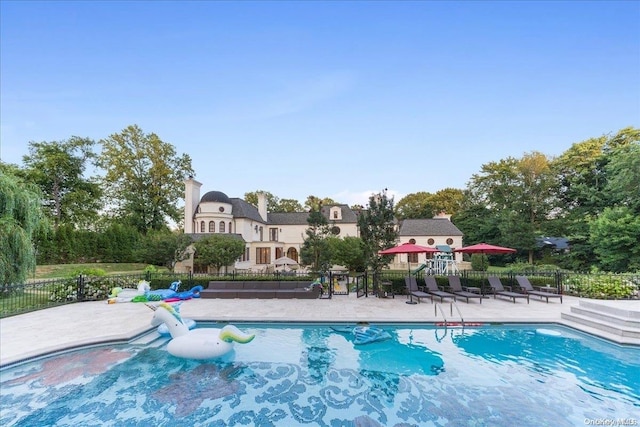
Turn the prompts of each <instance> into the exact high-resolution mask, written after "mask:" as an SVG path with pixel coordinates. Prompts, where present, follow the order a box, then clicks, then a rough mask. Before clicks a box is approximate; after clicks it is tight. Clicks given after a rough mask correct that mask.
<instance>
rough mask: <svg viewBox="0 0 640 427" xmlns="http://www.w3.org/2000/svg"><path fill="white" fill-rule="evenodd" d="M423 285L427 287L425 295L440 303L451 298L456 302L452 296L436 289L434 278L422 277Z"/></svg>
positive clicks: (436, 283)
mask: <svg viewBox="0 0 640 427" xmlns="http://www.w3.org/2000/svg"><path fill="white" fill-rule="evenodd" d="M424 284H425V285H426V286H427V293H428V294H431V295H433V296H436V297H438V298H440V302H443V301H444V299H445V298H453V300H454V301H455V300H456V296H455V295H454V294H452V293H449V292H445V291H441V290H440V288H438V282H436V278H435V277H433V276H424ZM432 300H433V298H432Z"/></svg>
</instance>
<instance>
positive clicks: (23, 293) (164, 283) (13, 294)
mask: <svg viewBox="0 0 640 427" xmlns="http://www.w3.org/2000/svg"><path fill="white" fill-rule="evenodd" d="M520 274H522V275H526V276H527V277H528V278H529V280H530V282H531V283H532V285H533V286H544V285H549V284H551V285H552V286H553V287H555V288H556V289H557V291H558V292H559V293H563V294H568V295H575V296H580V297H588V298H601V299H602V298H607V299H629V298H638V297H639V295H638V292H639V291H638V289H639V288H640V274H637V273H636V274H610V273H589V274H586V273H570V272H560V271H553V272H548V271H547V272H542V271H534V272H528V273H521V272H501V273H494V272H485V271H472V270H465V271H461V277H462V280H463V282H464V284H465V286H475V287H480V288H482V293H487V291H488V290H489V288H488V280H487V277H488V276H493V275H495V276H498V277H500V279H501V281H502V283H503V284H504V285H509V286H512V287H513V288H514V289H516V290H517V289H518V285H517V283H516V281H515V276H516V275H520ZM406 275H407V272H400V271H383V272H382V273H381V274H380V275H378V277H376V278H374V277H373V276H372V275H371V274H370V273H359V274H358V275H357V282H356V292H357V294H358V296H359V297H360V296H368V295H370V294H371V293H372V292H373V293H375V291H376V289H375V288H374V287H371V283H381V282H383V281H384V282H391V284H392V287H393V292H394V293H395V294H404V293H405V281H404V278H405V276H406ZM318 277H319V275H318V274H317V273H300V272H286V274H283V273H282V272H272V273H239V272H233V273H229V274H204V273H201V274H193V273H191V274H187V273H184V274H175V273H153V274H129V275H118V276H101V277H85V276H78V277H73V278H66V279H49V280H42V281H30V282H29V283H25V284H15V285H0V317H7V316H12V315H16V314H21V313H26V312H29V311H34V310H41V309H44V308H48V307H54V306H57V305H62V304H70V303H74V302H81V301H92V300H105V299H107V296H108V295H109V293H110V292H111V290H112V289H113V288H115V287H121V288H131V289H135V288H136V287H137V283H138V281H140V280H141V279H145V280H147V281H149V282H150V283H151V288H152V289H166V288H168V287H169V285H170V284H171V283H172V282H174V281H177V280H180V281H181V282H182V286H181V290H185V289H187V290H188V289H190V288H191V287H193V286H195V285H198V284H200V285H202V286H204V287H205V288H206V286H207V284H208V282H209V281H210V280H309V281H310V282H312V281H313V280H315V279H317V278H318ZM372 279H374V280H372ZM418 280H420V279H418ZM440 280H441V281H442V282H446V278H445V277H444V276H440ZM327 281H328V280H327ZM328 282H329V283H328V285H329V286H330V285H331V283H330V281H328ZM330 292H331V290H330V288H329V294H328V295H330V294H331V293H330ZM456 307H457V306H456ZM461 317H462V316H461Z"/></svg>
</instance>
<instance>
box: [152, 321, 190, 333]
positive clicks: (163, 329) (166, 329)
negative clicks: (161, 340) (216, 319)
mask: <svg viewBox="0 0 640 427" xmlns="http://www.w3.org/2000/svg"><path fill="white" fill-rule="evenodd" d="M182 321H183V322H184V324H185V325H187V328H189V329H190V330H191V329H193V328H195V327H196V321H195V320H193V319H182ZM157 330H158V333H159V334H160V335H162V336H163V337H166V336H169V335H171V333H170V332H169V327H168V326H167V324H166V323H163V324H162V325H160V326H158V329H157Z"/></svg>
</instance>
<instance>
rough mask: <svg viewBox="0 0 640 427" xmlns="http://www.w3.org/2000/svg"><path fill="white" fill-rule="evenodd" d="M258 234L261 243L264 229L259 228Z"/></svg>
mask: <svg viewBox="0 0 640 427" xmlns="http://www.w3.org/2000/svg"><path fill="white" fill-rule="evenodd" d="M258 232H259V233H260V241H261V242H262V241H263V240H264V229H263V228H262V227H260V228H259V229H258Z"/></svg>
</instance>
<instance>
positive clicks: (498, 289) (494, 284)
mask: <svg viewBox="0 0 640 427" xmlns="http://www.w3.org/2000/svg"><path fill="white" fill-rule="evenodd" d="M489 285H491V290H492V291H493V299H496V296H498V295H499V296H502V297H507V298H511V299H513V303H514V304H515V303H516V298H526V299H527V304H529V294H521V293H519V292H512V291H511V287H510V286H508V288H509V290H506V289H505V288H504V286H502V282H501V281H500V278H499V277H497V276H489Z"/></svg>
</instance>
